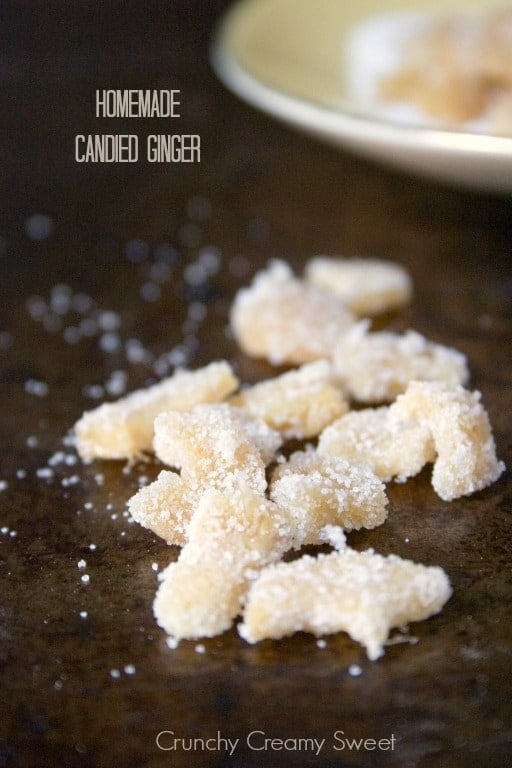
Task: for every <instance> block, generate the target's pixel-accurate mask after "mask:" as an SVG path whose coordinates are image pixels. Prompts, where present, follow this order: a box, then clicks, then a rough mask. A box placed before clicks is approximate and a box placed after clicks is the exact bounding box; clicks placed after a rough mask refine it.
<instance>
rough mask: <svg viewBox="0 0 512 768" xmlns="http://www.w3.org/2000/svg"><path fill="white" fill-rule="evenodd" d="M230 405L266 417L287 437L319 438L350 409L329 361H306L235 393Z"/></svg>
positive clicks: (301, 438)
mask: <svg viewBox="0 0 512 768" xmlns="http://www.w3.org/2000/svg"><path fill="white" fill-rule="evenodd" d="M229 403H230V405H233V406H236V407H237V408H241V409H243V410H244V411H247V412H248V413H250V414H252V415H253V416H257V417H259V418H260V419H263V420H264V421H265V422H266V423H267V424H269V426H270V427H273V429H276V430H278V432H280V434H281V435H282V436H283V438H284V439H291V438H295V439H298V440H304V439H307V438H310V437H316V436H317V435H318V434H319V433H320V432H321V431H322V429H323V428H324V427H325V426H327V424H330V423H331V422H332V421H334V419H337V418H339V417H340V416H341V415H342V414H344V413H346V411H347V410H348V404H347V402H346V400H345V398H344V397H343V394H342V392H341V389H340V387H339V385H337V383H336V380H335V377H334V374H333V370H332V366H331V364H330V362H328V361H327V360H318V361H316V362H314V363H307V364H306V365H303V366H301V367H300V368H298V369H296V370H293V371H288V372H287V373H283V374H282V375H281V376H276V377H275V378H273V379H267V380H265V381H261V382H259V383H258V384H254V385H253V386H251V387H247V388H246V389H243V390H242V391H241V392H240V393H239V394H237V395H233V397H231V398H230V400H229Z"/></svg>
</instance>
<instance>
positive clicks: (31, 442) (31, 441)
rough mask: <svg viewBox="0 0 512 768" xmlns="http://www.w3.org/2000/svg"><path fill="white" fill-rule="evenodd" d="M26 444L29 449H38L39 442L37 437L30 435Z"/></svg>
mask: <svg viewBox="0 0 512 768" xmlns="http://www.w3.org/2000/svg"><path fill="white" fill-rule="evenodd" d="M26 442H27V446H28V447H29V448H37V446H38V445H39V440H38V439H37V437H36V436H35V435H29V437H27V441H26Z"/></svg>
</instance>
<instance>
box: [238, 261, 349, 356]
mask: <svg viewBox="0 0 512 768" xmlns="http://www.w3.org/2000/svg"><path fill="white" fill-rule="evenodd" d="M353 323H354V316H353V315H352V313H351V312H350V311H349V310H348V309H347V307H346V306H345V305H344V303H343V302H342V301H341V300H340V299H339V298H338V297H337V296H334V295H333V294H332V293H331V292H330V291H326V290H324V289H322V288H318V287H317V286H315V285H312V284H310V283H308V282H306V281H305V280H301V279H299V278H297V277H295V276H294V274H293V272H292V270H291V269H290V267H289V266H288V265H287V264H286V263H285V262H283V261H274V262H272V263H271V264H270V265H269V266H268V268H267V269H265V270H264V271H262V272H259V273H258V274H257V275H256V277H255V278H254V281H253V283H252V284H251V286H249V287H248V288H243V289H241V290H240V291H239V292H238V293H237V295H236V296H235V300H234V303H233V306H232V310H231V326H232V328H233V332H234V335H235V339H236V340H237V342H238V344H239V345H240V347H241V348H242V349H243V351H244V352H245V353H246V354H247V355H251V356H253V357H264V358H266V359H267V360H269V361H270V363H272V364H273V365H281V364H284V363H290V364H293V365H295V364H299V365H300V364H301V363H308V362H312V361H313V360H318V359H321V358H327V357H330V356H331V353H332V349H333V347H334V345H335V344H336V342H337V341H338V338H339V337H340V335H341V334H343V333H344V332H345V331H346V330H347V328H348V327H350V326H351V325H352V324H353Z"/></svg>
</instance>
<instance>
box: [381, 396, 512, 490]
mask: <svg viewBox="0 0 512 768" xmlns="http://www.w3.org/2000/svg"><path fill="white" fill-rule="evenodd" d="M391 409H392V411H393V414H394V415H395V416H400V417H404V418H411V419H415V420H416V421H418V422H419V423H420V424H424V425H425V426H427V427H428V428H429V429H430V431H431V433H432V436H433V439H434V445H435V449H436V453H437V458H436V460H435V463H434V469H433V472H432V485H433V487H434V490H435V491H436V493H437V494H438V495H439V496H440V497H441V498H442V499H444V501H451V500H452V499H456V498H458V497H459V496H466V495H467V494H470V493H474V492H475V491H479V490H481V489H482V488H486V487H487V486H488V485H490V484H491V483H493V482H494V481H495V480H497V479H498V477H499V476H500V475H501V473H502V472H503V471H504V469H505V465H504V464H503V462H501V461H498V459H497V458H496V446H495V443H494V438H493V435H492V431H491V425H490V423H489V417H488V415H487V411H486V410H485V408H484V407H483V405H482V403H481V394H480V392H470V391H469V390H467V389H464V387H461V386H450V385H448V384H443V383H442V382H434V381H430V382H427V381H413V382H411V383H410V384H409V386H408V388H407V391H406V392H405V393H404V394H403V395H402V396H401V397H399V398H398V399H397V401H396V403H394V404H393V405H392V406H391Z"/></svg>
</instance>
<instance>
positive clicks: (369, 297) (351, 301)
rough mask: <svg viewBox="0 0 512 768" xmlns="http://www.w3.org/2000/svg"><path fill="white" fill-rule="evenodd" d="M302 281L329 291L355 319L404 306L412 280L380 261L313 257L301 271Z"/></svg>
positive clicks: (409, 297) (396, 266) (409, 296)
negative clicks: (343, 303) (338, 298)
mask: <svg viewBox="0 0 512 768" xmlns="http://www.w3.org/2000/svg"><path fill="white" fill-rule="evenodd" d="M305 276H306V279H307V280H308V281H309V282H311V283H313V284H314V285H318V286H319V287H320V288H325V289H326V290H329V291H332V292H333V293H335V294H336V296H339V297H340V299H342V300H343V301H344V302H345V304H346V305H347V307H348V308H349V309H351V310H352V312H354V313H355V314H356V315H360V316H365V315H377V314H379V313H381V312H387V311H389V310H392V309H398V308H399V307H403V306H404V305H406V304H408V303H409V301H410V300H411V296H412V280H411V278H410V276H409V274H408V272H406V270H405V269H404V268H403V267H401V266H400V265H399V264H395V263H394V262H392V261H384V260H381V259H360V258H352V259H344V258H341V257H337V258H329V257H328V256H316V257H315V258H314V259H310V261H308V263H307V264H306V269H305Z"/></svg>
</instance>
